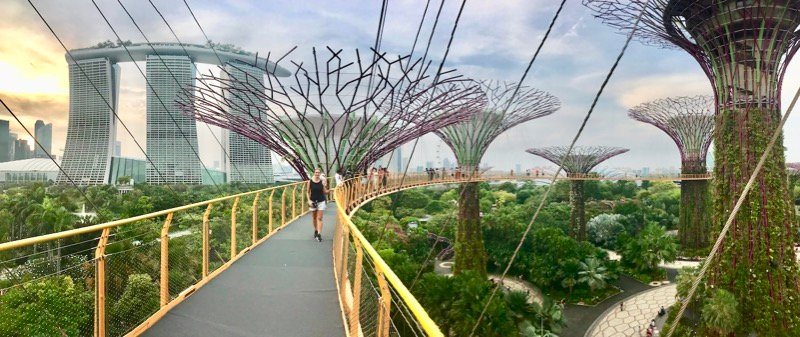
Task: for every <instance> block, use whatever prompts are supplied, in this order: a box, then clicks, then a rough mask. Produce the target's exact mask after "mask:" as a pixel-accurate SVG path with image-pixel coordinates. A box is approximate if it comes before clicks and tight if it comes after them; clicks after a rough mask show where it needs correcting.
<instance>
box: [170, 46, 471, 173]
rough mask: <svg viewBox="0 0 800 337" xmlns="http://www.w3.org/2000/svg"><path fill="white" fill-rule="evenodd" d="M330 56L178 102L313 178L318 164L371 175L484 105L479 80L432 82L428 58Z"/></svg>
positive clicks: (211, 84)
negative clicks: (376, 166) (396, 153)
mask: <svg viewBox="0 0 800 337" xmlns="http://www.w3.org/2000/svg"><path fill="white" fill-rule="evenodd" d="M326 54H327V56H321V55H318V53H317V51H316V49H314V50H313V58H312V62H311V63H310V65H309V66H307V65H306V64H304V63H302V62H299V61H292V62H291V66H286V67H287V68H291V69H292V70H293V71H292V73H293V76H290V77H286V78H281V77H277V76H274V75H272V74H267V78H266V80H260V79H256V78H254V77H251V76H247V77H242V76H238V77H236V76H225V74H224V73H223V76H216V75H214V74H208V75H204V76H202V77H201V78H199V79H198V81H197V84H196V85H195V86H194V87H192V88H188V89H186V90H185V92H184V93H183V95H182V97H181V99H180V100H179V101H178V105H179V106H180V107H181V109H182V110H183V111H184V113H187V114H189V115H192V116H194V117H196V118H197V119H198V120H200V121H203V122H206V123H209V124H212V125H217V126H220V127H222V128H225V129H229V130H233V131H235V132H238V133H240V134H242V135H244V136H246V137H248V138H250V139H253V140H254V141H256V142H259V143H261V144H263V145H265V146H267V147H268V148H270V149H272V150H273V151H275V152H276V153H277V154H278V155H280V156H283V157H284V158H285V159H287V161H288V162H289V163H290V165H291V166H292V167H293V168H294V169H295V170H296V171H297V172H298V173H300V175H301V177H303V178H307V177H308V172H313V170H314V168H315V167H320V168H322V170H323V172H327V173H329V174H332V173H333V172H335V171H339V170H347V171H351V172H362V171H365V170H366V169H367V168H368V167H369V165H371V164H372V163H374V162H375V161H376V160H378V159H379V158H381V157H382V156H383V155H385V154H387V153H389V152H391V151H392V150H393V149H395V148H396V147H398V146H400V145H402V144H403V143H405V142H407V141H409V140H411V139H414V138H417V137H419V136H421V135H424V134H426V133H429V132H431V131H434V130H438V129H440V128H443V127H445V126H448V125H451V124H454V123H458V122H461V121H464V120H466V119H468V118H470V117H471V115H472V113H474V111H476V110H477V109H479V108H480V107H482V106H483V104H484V101H485V99H484V97H483V94H482V92H481V90H480V87H479V86H478V85H477V83H475V82H473V81H469V80H464V79H461V78H460V77H459V76H457V75H454V73H453V72H452V71H446V72H443V73H439V74H436V76H433V78H431V76H430V74H429V72H428V70H429V66H430V62H429V63H427V64H423V61H422V60H420V59H416V60H412V59H411V58H410V57H409V56H397V57H391V58H390V57H388V56H387V55H386V54H383V53H377V52H374V51H372V52H371V53H369V54H368V55H362V54H361V53H360V52H359V51H358V50H356V51H355V53H354V54H353V57H352V58H351V59H347V58H345V56H343V52H342V50H333V49H331V48H327V53H326ZM277 63H280V61H278V62H276V64H277ZM221 71H222V72H225V69H224V68H223V69H221ZM398 114H402V116H403V118H397V117H398V116H397V115H398Z"/></svg>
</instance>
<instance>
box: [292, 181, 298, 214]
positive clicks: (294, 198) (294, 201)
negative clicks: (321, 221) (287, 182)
mask: <svg viewBox="0 0 800 337" xmlns="http://www.w3.org/2000/svg"><path fill="white" fill-rule="evenodd" d="M296 191H297V184H294V186H292V220H294V218H296V217H297V195H296V194H295V192H296Z"/></svg>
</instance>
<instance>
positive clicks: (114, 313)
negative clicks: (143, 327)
mask: <svg viewBox="0 0 800 337" xmlns="http://www.w3.org/2000/svg"><path fill="white" fill-rule="evenodd" d="M158 308H159V290H158V286H157V285H156V284H155V282H153V280H152V279H151V278H150V275H147V274H133V275H130V276H128V282H127V285H126V286H125V290H124V291H123V292H122V296H121V297H120V298H119V300H118V301H117V302H116V303H114V305H113V306H112V307H111V312H110V320H109V322H110V323H111V329H110V330H109V332H110V335H112V336H121V335H124V334H125V333H127V332H128V331H130V330H131V329H133V328H135V327H136V326H137V325H139V323H141V322H142V321H144V320H145V319H146V318H147V317H150V316H151V315H152V314H154V313H155V312H156V311H157V310H158Z"/></svg>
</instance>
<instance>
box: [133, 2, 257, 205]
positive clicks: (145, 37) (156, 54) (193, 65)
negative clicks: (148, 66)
mask: <svg viewBox="0 0 800 337" xmlns="http://www.w3.org/2000/svg"><path fill="white" fill-rule="evenodd" d="M117 3H119V5H120V7H122V10H123V11H124V12H125V14H126V15H127V16H128V18H129V19H130V20H131V22H132V23H133V25H134V26H135V27H136V29H137V30H138V31H139V33H140V34H141V35H142V38H144V40H145V42H147V45H148V46H149V47H150V49H151V50H152V51H153V53H154V55H155V56H156V57H158V60H159V61H160V62H161V63H162V64H164V65H166V62H164V59H163V58H162V57H161V54H159V53H158V52H157V51H156V48H155V47H153V44H152V43H151V42H150V39H149V38H147V35H145V33H144V31H143V30H142V28H141V27H140V26H139V24H138V23H137V22H136V20H135V19H134V18H133V16H132V15H131V13H130V12H129V11H128V9H127V8H126V7H125V5H123V4H122V1H121V0H117ZM151 3H152V2H151ZM178 43H179V44H180V46H181V48H182V49H183V51H184V53H186V57H189V53H188V52H187V51H186V48H184V47H183V44H182V43H180V41H178ZM165 68H166V69H167V72H168V73H169V75H170V77H172V79H173V80H174V81H175V84H178V85H180V81H178V77H177V76H175V74H174V73H173V72H172V70H171V69H170V67H165ZM192 68H194V69H195V71H196V70H197V66H196V65H195V64H194V62H192ZM203 124H205V125H206V128H208V131H209V132H211V135H212V136H213V137H214V140H215V141H216V142H217V145H219V146H220V148H222V151H223V153H224V154H225V156H226V157H228V153H227V151H225V148H224V147H223V146H222V143H221V142H220V140H219V139H218V138H217V136H216V135H215V134H214V132H213V131H211V127H210V126H208V124H206V123H203ZM198 147H199V144H198ZM228 158H229V159H230V157H228ZM234 169H235V170H236V172H237V173H238V174H239V176H242V173H241V171H239V169H238V168H237V167H236V166H235V165H234ZM262 175H263V172H262ZM265 178H266V176H265ZM245 184H247V182H245ZM248 185H249V184H248ZM249 188H251V189H252V188H253V186H249Z"/></svg>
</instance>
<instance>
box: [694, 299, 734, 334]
mask: <svg viewBox="0 0 800 337" xmlns="http://www.w3.org/2000/svg"><path fill="white" fill-rule="evenodd" d="M737 306H738V302H737V301H736V297H734V296H733V294H732V293H730V292H729V291H727V290H724V289H717V291H716V292H714V297H712V298H711V299H710V300H708V301H707V302H706V304H705V305H704V306H703V323H705V325H706V327H708V328H709V329H710V330H712V331H714V332H715V333H716V335H717V336H727V335H728V334H730V333H731V332H733V330H734V329H736V326H737V325H738V323H739V320H740V319H741V314H740V313H739V310H738V308H737Z"/></svg>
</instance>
